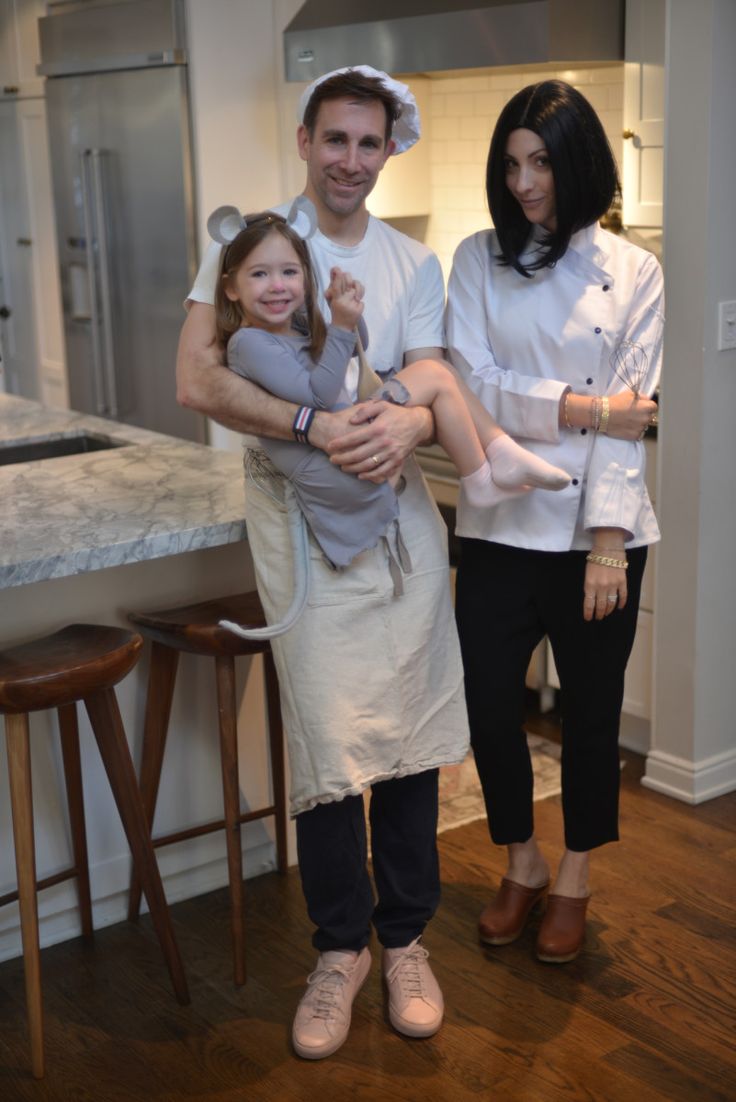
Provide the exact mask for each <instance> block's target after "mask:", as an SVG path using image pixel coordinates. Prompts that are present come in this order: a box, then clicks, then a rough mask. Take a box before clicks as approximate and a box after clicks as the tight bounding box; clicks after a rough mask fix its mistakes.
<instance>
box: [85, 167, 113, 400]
mask: <svg viewBox="0 0 736 1102" xmlns="http://www.w3.org/2000/svg"><path fill="white" fill-rule="evenodd" d="M90 152H91V155H92V179H93V181H94V188H93V195H94V205H95V222H96V224H97V249H98V255H99V258H100V269H99V271H100V302H101V305H102V341H103V351H104V356H103V360H102V363H103V367H104V371H105V382H106V383H107V397H108V405H109V407H110V417H117V415H118V412H119V405H118V388H117V377H116V372H115V345H114V341H113V328H112V299H111V297H110V249H109V244H108V240H107V218H106V213H107V212H106V209H105V192H104V187H103V175H102V157H103V151H102V150H101V149H92V150H90Z"/></svg>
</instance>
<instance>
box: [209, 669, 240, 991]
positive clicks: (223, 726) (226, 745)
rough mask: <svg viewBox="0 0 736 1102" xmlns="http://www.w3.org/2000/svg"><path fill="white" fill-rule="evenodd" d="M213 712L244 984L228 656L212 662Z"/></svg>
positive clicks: (236, 952) (236, 950)
mask: <svg viewBox="0 0 736 1102" xmlns="http://www.w3.org/2000/svg"><path fill="white" fill-rule="evenodd" d="M215 669H216V674H217V708H218V712H219V716H220V760H221V763H222V795H223V802H224V805H225V840H226V845H227V868H228V878H229V881H230V921H231V925H232V935H233V962H234V963H233V976H234V980H235V983H236V985H238V986H239V985H240V984H243V983H245V938H244V934H243V919H244V907H243V850H242V847H241V842H240V783H239V779H238V730H237V722H236V717H237V712H236V701H235V662H234V660H233V658H232V657H230V656H229V655H221V656H218V657H217V658H215Z"/></svg>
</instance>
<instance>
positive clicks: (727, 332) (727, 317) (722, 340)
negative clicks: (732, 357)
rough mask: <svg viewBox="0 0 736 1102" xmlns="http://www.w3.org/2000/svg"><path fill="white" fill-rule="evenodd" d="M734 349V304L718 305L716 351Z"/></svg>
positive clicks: (735, 330)
mask: <svg viewBox="0 0 736 1102" xmlns="http://www.w3.org/2000/svg"><path fill="white" fill-rule="evenodd" d="M727 348H736V302H719V303H718V351H719V352H725V350H726V349H727Z"/></svg>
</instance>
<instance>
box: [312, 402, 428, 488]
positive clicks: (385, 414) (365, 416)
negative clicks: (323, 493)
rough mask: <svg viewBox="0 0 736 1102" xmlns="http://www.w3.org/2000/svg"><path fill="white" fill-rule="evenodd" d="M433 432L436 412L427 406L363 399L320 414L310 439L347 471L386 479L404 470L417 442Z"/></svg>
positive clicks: (315, 421)
mask: <svg viewBox="0 0 736 1102" xmlns="http://www.w3.org/2000/svg"><path fill="white" fill-rule="evenodd" d="M315 430H316V431H315ZM433 431H434V421H433V418H432V414H431V413H430V412H429V410H428V409H425V408H424V407H423V406H412V407H408V406H397V405H394V404H393V403H392V402H363V403H361V404H360V405H358V406H353V407H351V408H350V409H346V410H340V411H339V412H337V413H332V414H318V415H317V416H316V417H315V419H314V423H313V425H312V429H311V431H310V434H309V439H310V443H313V444H316V446H317V447H320V448H323V450H324V451H326V452H327V454H328V455H329V456H330V459H331V460H332V462H333V463H335V464H337V466H338V467H341V468H342V469H343V470H344V471H345V472H346V473H347V474H356V475H357V476H358V477H359V478H363V479H367V480H368V481H370V482H385V481H386V480H387V479H389V478H391V476H392V475H394V474H396V473H397V472H398V471H399V470H400V469H401V465H402V463H403V462H404V460H405V459H406V457H407V456H408V455H410V454H411V452H413V450H414V448H415V447H416V446H417V444H421V443H422V442H423V441H425V440H430V439H431V438H432V434H433Z"/></svg>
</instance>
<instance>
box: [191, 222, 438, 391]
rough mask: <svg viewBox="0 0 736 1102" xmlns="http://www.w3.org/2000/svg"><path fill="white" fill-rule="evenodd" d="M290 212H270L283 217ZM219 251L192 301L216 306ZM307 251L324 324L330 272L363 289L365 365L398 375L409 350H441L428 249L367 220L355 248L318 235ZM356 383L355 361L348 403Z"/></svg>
mask: <svg viewBox="0 0 736 1102" xmlns="http://www.w3.org/2000/svg"><path fill="white" fill-rule="evenodd" d="M290 206H291V204H290V203H287V204H285V205H284V206H280V207H274V208H273V209H274V211H275V212H276V213H277V214H283V215H286V213H287V212H288V210H289V208H290ZM220 249H221V246H220V245H218V244H216V243H215V242H214V241H213V242H211V243H210V245H209V246H208V248H207V251H206V253H205V255H204V259H203V260H202V264H201V266H200V269H199V272H198V273H197V278H196V279H195V281H194V286H193V287H192V289H191V291H190V292H189V296H188V297H189V299H190V300H191V301H193V302H204V303H207V304H209V305H212V304H213V303H214V300H215V285H216V283H217V275H218V270H219V261H220ZM309 251H310V254H311V256H312V261H313V263H314V269H315V277H316V279H317V281H318V283H319V305H320V309H321V310H322V312H323V314H324V315H325V317H326V318H327V319H329V316H330V313H329V308H328V306H327V303H326V302H325V299H324V296H323V291H324V289H325V288H326V287H327V286H328V285H329V282H330V269H331V268H334V267H338V268H342V269H343V270H344V271H347V272H349V273H350V275H351V276H352V277H353V278H354V279H358V280H360V282H361V283H362V284H363V285H364V287H365V313H364V318H365V323H366V326H367V328H368V336H369V341H370V346H369V353H368V359H369V360H370V363H371V366H372V367H373V368H374V369H375V370H376V371H380V372H386V371H388V370H390V369H391V368H394V369H395V370H397V371H398V370H399V369H400V368H401V367H402V366H403V362H404V353H405V352H411V351H412V350H413V349H417V348H443V347H444V343H445V341H444V331H443V322H442V312H443V306H444V299H445V289H444V282H443V279H442V269H441V267H440V263H439V261H438V259H437V257H436V256H435V255H434V253H433V252H432V251H431V249H429V248H427V246H426V245H422V244H421V243H420V242H419V241H415V240H414V239H413V238H411V237H407V236H406V235H405V234H403V233H400V232H399V231H398V230H395V229H394V228H393V227H392V226H388V225H387V224H386V223H385V222H381V221H380V220H379V219H378V218H374V217H373V216H372V215H371V216H370V217H369V219H368V227H367V229H366V232H365V236H364V237H363V240H362V241H361V242H360V243H359V244H357V245H349V246H345V245H338V244H336V243H335V242H334V241H331V240H330V239H329V238H328V237H325V236H324V234H322V233H321V232H320V231H319V230H317V232H316V233H315V234H314V236H313V237H311V238H310V239H309ZM357 383H358V365H357V360H353V361H352V362H351V365H350V368H349V369H348V375H347V379H346V386H347V390H348V392H349V394H350V395H351V398H352V400H355V396H356V390H357Z"/></svg>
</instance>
